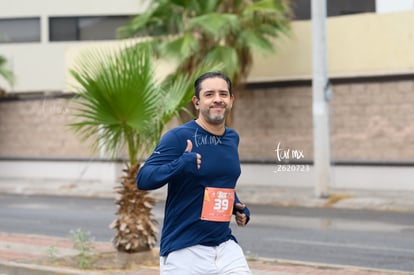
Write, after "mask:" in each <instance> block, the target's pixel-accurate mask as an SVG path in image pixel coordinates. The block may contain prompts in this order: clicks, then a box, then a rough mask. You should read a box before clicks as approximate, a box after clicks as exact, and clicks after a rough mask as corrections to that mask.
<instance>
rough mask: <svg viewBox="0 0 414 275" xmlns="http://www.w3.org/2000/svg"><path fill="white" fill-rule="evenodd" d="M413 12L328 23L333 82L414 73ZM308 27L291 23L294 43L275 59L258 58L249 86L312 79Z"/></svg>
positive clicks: (285, 42) (286, 42) (281, 44)
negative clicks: (336, 78) (253, 83)
mask: <svg viewBox="0 0 414 275" xmlns="http://www.w3.org/2000/svg"><path fill="white" fill-rule="evenodd" d="M413 25H414V11H406V12H398V13H387V14H369V13H366V14H357V15H348V16H339V17H329V18H328V19H327V23H326V26H327V34H326V35H327V48H328V53H327V57H328V69H329V70H328V71H329V76H330V77H356V76H382V75H394V74H409V73H413V72H414V47H412V45H414V29H413V28H412V27H411V26H413ZM311 32H312V29H311V22H310V21H298V22H293V23H292V32H291V35H290V37H283V38H282V39H280V40H278V41H277V42H276V43H275V44H276V45H277V51H276V53H275V54H273V55H265V56H264V55H262V54H256V57H255V64H254V66H253V69H252V73H251V75H250V77H249V80H250V81H251V82H261V81H277V80H298V79H311V77H312V33H311Z"/></svg>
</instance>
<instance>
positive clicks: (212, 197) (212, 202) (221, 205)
mask: <svg viewBox="0 0 414 275" xmlns="http://www.w3.org/2000/svg"><path fill="white" fill-rule="evenodd" d="M233 205H234V189H230V188H214V187H206V188H205V190H204V201H203V209H202V211H201V219H202V220H206V221H215V222H229V221H230V220H231V216H232V213H233Z"/></svg>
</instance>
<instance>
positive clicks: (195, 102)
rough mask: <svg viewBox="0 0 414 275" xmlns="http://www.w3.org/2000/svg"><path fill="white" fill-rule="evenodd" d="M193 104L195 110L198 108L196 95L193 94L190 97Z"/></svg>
mask: <svg viewBox="0 0 414 275" xmlns="http://www.w3.org/2000/svg"><path fill="white" fill-rule="evenodd" d="M192 101H193V104H194V108H196V110H198V109H199V107H198V104H199V101H200V100H199V99H198V98H197V97H196V96H193V98H192Z"/></svg>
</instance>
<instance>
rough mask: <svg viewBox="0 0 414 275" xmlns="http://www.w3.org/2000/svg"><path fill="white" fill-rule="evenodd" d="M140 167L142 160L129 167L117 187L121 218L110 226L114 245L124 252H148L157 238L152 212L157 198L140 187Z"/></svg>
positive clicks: (155, 223) (155, 222) (119, 216)
mask: <svg viewBox="0 0 414 275" xmlns="http://www.w3.org/2000/svg"><path fill="white" fill-rule="evenodd" d="M139 168H140V164H139V163H137V164H135V165H132V166H127V167H126V169H124V172H125V176H123V177H122V184H121V186H118V187H116V188H115V190H116V192H117V193H118V194H119V195H120V196H119V197H118V198H117V199H116V204H117V205H118V210H117V212H116V214H117V215H118V217H117V218H116V219H115V220H114V222H113V223H112V224H111V226H110V227H111V228H115V230H116V232H115V236H114V238H113V244H114V246H115V248H116V249H117V250H118V251H121V252H128V253H135V252H141V251H148V250H151V249H152V248H153V247H154V246H155V243H156V240H157V237H156V233H157V232H158V229H157V221H156V220H155V219H153V218H152V214H151V210H152V208H153V207H154V205H155V199H154V198H152V197H150V196H148V192H147V191H143V190H139V189H137V187H136V183H135V178H136V175H137V173H138V170H139Z"/></svg>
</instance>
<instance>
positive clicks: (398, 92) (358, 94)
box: [0, 78, 414, 162]
mask: <svg viewBox="0 0 414 275" xmlns="http://www.w3.org/2000/svg"><path fill="white" fill-rule="evenodd" d="M332 87H333V99H332V101H331V137H332V147H331V148H332V149H331V152H332V157H333V159H334V160H345V161H413V160H414V122H413V118H414V107H413V106H414V80H410V79H408V78H403V79H398V78H396V79H391V78H388V79H386V80H384V79H381V78H379V79H370V80H366V81H365V80H361V79H359V80H355V81H352V80H346V81H344V80H340V81H336V82H335V81H334V82H333V86H332ZM68 104H69V101H68V99H66V98H50V97H48V98H47V97H44V98H35V99H25V100H4V99H3V100H2V99H0V157H22V158H25V157H37V158H90V157H93V156H95V157H96V156H97V154H96V153H93V152H91V150H90V149H89V147H88V144H87V143H81V142H80V141H79V138H78V137H76V136H75V135H74V133H73V132H72V131H71V130H70V129H69V128H68V127H67V126H65V125H66V124H67V123H69V108H68ZM232 127H233V128H235V129H236V130H237V131H238V132H239V134H240V137H241V141H240V157H241V159H242V160H257V161H263V160H266V161H271V162H273V161H276V157H277V156H276V151H275V150H276V148H277V146H278V144H279V143H280V148H281V149H284V150H287V149H290V150H291V152H292V150H296V151H301V152H302V153H303V155H304V157H303V158H302V159H301V160H311V159H312V155H313V153H312V150H313V141H312V139H313V134H312V88H311V86H310V84H303V83H298V84H289V85H281V84H274V85H270V84H266V85H258V86H257V87H256V88H255V87H253V88H248V89H247V90H245V91H243V92H241V93H238V95H237V98H236V102H235V105H234V115H233V125H232Z"/></svg>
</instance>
